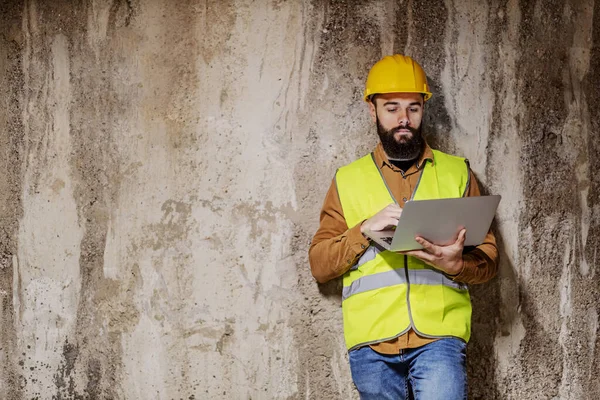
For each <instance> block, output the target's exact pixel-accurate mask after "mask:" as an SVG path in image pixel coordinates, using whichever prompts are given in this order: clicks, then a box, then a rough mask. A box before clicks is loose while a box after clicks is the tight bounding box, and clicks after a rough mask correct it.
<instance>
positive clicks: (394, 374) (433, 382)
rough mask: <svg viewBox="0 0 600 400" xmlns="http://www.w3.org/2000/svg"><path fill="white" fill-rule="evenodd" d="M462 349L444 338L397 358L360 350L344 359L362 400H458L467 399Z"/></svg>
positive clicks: (459, 343) (459, 342)
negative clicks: (347, 359) (347, 363)
mask: <svg viewBox="0 0 600 400" xmlns="http://www.w3.org/2000/svg"><path fill="white" fill-rule="evenodd" d="M466 349H467V344H466V343H465V342H463V341H462V340H460V339H455V338H444V339H439V340H436V341H435V342H431V343H428V344H426V345H425V346H422V347H419V348H416V349H406V350H403V351H402V352H401V353H400V354H393V355H387V354H380V353H377V352H376V351H375V350H373V349H371V348H370V347H369V346H364V347H361V348H359V349H357V350H352V351H351V352H350V353H349V355H348V356H349V358H350V370H351V372H352V380H353V381H354V384H355V385H356V388H357V389H358V392H359V393H360V398H361V399H362V400H370V399H377V400H384V399H394V400H397V399H402V400H406V399H413V398H414V399H415V400H442V399H443V400H462V399H466V398H467V354H466ZM409 396H410V397H409Z"/></svg>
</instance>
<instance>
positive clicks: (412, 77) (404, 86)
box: [364, 54, 431, 101]
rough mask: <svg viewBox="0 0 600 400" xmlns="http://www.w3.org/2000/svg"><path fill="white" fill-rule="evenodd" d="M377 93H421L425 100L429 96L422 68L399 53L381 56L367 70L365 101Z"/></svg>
mask: <svg viewBox="0 0 600 400" xmlns="http://www.w3.org/2000/svg"><path fill="white" fill-rule="evenodd" d="M377 93H423V95H424V96H425V97H424V100H425V101H427V100H429V98H430V97H431V92H430V91H429V88H428V87H427V77H426V76H425V71H423V68H421V66H420V65H419V64H418V63H417V62H416V61H414V60H413V59H412V58H410V57H409V56H403V55H401V54H394V55H393V56H385V57H383V58H382V59H381V60H379V61H377V63H376V64H375V65H373V67H372V68H371V70H370V71H369V76H368V77H367V84H366V87H365V96H364V98H365V101H369V98H370V97H371V95H374V94H377Z"/></svg>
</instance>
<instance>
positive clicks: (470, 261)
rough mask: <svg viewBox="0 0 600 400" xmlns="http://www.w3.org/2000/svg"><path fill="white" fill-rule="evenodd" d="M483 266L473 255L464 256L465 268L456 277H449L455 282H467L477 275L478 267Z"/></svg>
mask: <svg viewBox="0 0 600 400" xmlns="http://www.w3.org/2000/svg"><path fill="white" fill-rule="evenodd" d="M479 264H481V260H479V259H478V258H477V257H474V256H473V255H472V254H469V253H467V254H463V267H462V269H461V270H460V272H459V273H458V274H456V275H448V276H449V277H450V278H451V279H452V280H453V281H456V282H467V281H469V279H470V278H471V277H472V276H473V275H475V271H476V270H477V267H478V266H479Z"/></svg>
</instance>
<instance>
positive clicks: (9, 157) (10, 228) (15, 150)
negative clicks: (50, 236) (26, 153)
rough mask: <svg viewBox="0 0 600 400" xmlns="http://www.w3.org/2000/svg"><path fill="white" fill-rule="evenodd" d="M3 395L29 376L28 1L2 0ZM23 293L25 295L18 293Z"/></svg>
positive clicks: (16, 395) (9, 395)
mask: <svg viewBox="0 0 600 400" xmlns="http://www.w3.org/2000/svg"><path fill="white" fill-rule="evenodd" d="M0 10H2V12H1V13H0V131H2V132H3V134H2V135H1V136H0V148H1V149H2V154H3V156H2V157H0V170H1V171H2V173H1V174H0V205H1V206H0V293H2V295H1V296H0V302H1V306H0V359H2V363H1V364H0V396H2V397H3V398H6V399H7V400H16V399H21V398H22V396H23V392H22V387H23V384H24V378H23V375H22V373H21V368H20V367H19V366H18V365H17V360H18V355H17V351H18V350H17V335H16V331H15V310H14V306H15V305H14V303H13V278H14V274H18V272H17V271H15V269H16V268H17V266H16V265H13V257H14V256H15V255H16V254H17V234H18V229H19V220H20V218H21V216H22V215H23V206H22V198H21V190H22V179H21V178H22V174H21V165H22V163H23V151H22V150H23V140H24V135H23V123H22V120H21V115H22V114H21V113H22V110H23V104H22V103H21V101H20V99H21V93H22V90H23V86H24V78H23V72H22V69H21V52H22V50H23V37H22V34H21V14H22V7H21V5H20V4H19V3H18V2H16V1H0ZM17 295H20V293H19V294H17Z"/></svg>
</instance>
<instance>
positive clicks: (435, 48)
mask: <svg viewBox="0 0 600 400" xmlns="http://www.w3.org/2000/svg"><path fill="white" fill-rule="evenodd" d="M410 4H411V13H412V20H411V24H412V25H411V26H410V28H407V29H406V30H409V29H410V30H411V31H413V32H414V37H413V38H412V46H411V48H410V49H407V50H408V51H407V55H410V56H412V57H413V58H414V59H415V60H416V61H417V62H418V63H419V64H420V65H421V66H422V67H423V69H424V70H425V73H426V74H427V83H428V85H429V86H430V88H431V89H430V90H431V92H432V93H433V96H432V97H431V99H430V100H428V101H427V103H426V105H425V115H424V117H423V124H424V133H425V136H426V138H427V141H428V143H429V144H430V145H431V146H432V147H433V148H436V149H440V150H442V151H449V152H452V150H454V145H453V144H451V143H450V142H449V139H448V132H450V129H451V128H452V124H451V120H450V115H449V113H448V110H447V109H446V106H445V101H444V92H443V91H442V86H441V80H442V71H443V70H444V67H445V65H446V62H447V60H446V50H445V42H446V41H447V40H454V38H453V37H452V38H447V37H446V24H447V22H448V18H449V16H448V10H447V9H446V6H445V5H444V3H443V2H430V1H427V0H414V1H412V2H410ZM401 21H402V20H401V19H400V20H399V22H398V24H399V26H403V25H402V22H401ZM456 29H458V28H456ZM453 34H454V35H456V34H457V33H456V32H454V33H453ZM397 50H398V51H399V52H401V53H402V51H403V49H402V48H398V49H397Z"/></svg>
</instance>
